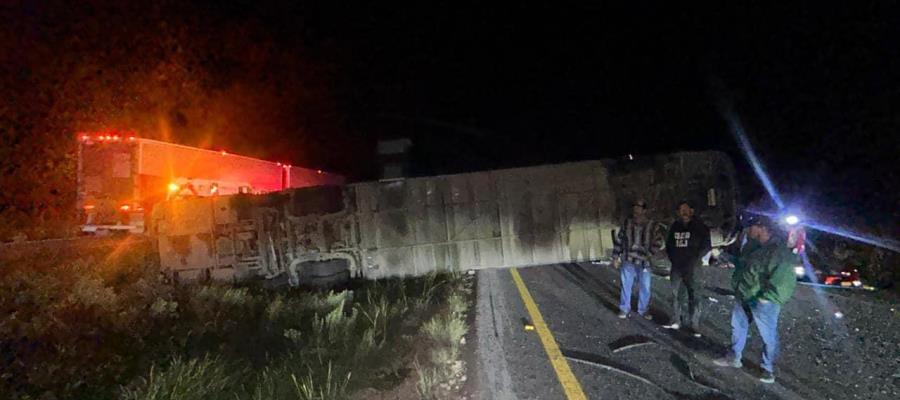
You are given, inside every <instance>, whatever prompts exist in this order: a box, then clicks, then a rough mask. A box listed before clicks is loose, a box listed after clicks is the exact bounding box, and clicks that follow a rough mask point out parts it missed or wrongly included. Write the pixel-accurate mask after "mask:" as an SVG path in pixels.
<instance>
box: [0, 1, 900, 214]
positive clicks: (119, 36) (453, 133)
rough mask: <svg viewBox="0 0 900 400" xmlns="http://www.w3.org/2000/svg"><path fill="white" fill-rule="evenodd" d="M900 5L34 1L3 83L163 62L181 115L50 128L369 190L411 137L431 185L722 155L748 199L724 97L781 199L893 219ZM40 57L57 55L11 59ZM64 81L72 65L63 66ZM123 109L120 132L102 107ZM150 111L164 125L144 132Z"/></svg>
mask: <svg viewBox="0 0 900 400" xmlns="http://www.w3.org/2000/svg"><path fill="white" fill-rule="evenodd" d="M148 10H149V11H148ZM892 11H894V10H893V9H892V8H891V7H889V6H881V5H877V4H876V5H865V6H856V5H843V6H841V7H817V8H806V7H801V6H789V5H779V6H774V7H760V6H750V5H747V6H744V5H736V4H722V5H716V6H707V5H687V6H686V5H682V4H677V5H676V4H670V3H666V2H659V3H655V4H650V3H647V4H641V5H620V4H618V3H614V4H611V5H591V6H589V7H588V6H585V7H580V8H562V7H560V8H553V7H549V6H543V7H530V6H525V5H518V6H512V7H485V6H483V5H478V4H474V3H472V4H462V3H453V4H438V5H435V4H414V5H408V6H405V7H394V8H391V7H387V6H382V5H372V4H366V5H359V4H351V3H329V4H316V3H310V4H300V3H297V2H293V1H280V0H279V1H270V2H263V3H256V2H250V1H231V2H221V3H219V2H217V3H205V2H200V1H196V2H191V3H179V2H161V3H159V4H158V5H156V6H154V7H150V8H147V9H146V10H145V9H144V8H142V7H140V6H133V5H118V4H116V5H113V4H112V3H108V2H104V1H99V0H98V1H91V2H87V3H86V5H83V6H79V7H69V6H67V5H66V4H65V2H50V3H47V4H36V3H30V2H21V3H19V4H17V5H15V6H9V7H7V8H6V9H4V14H5V15H7V17H8V18H10V21H12V22H14V23H13V24H11V27H10V28H9V29H8V30H7V33H8V34H11V36H8V40H6V41H5V43H7V44H8V46H7V51H6V54H7V57H5V58H6V61H8V63H7V64H8V67H7V68H11V69H10V71H8V72H10V74H8V76H9V77H16V76H23V77H25V79H24V80H23V79H18V78H16V79H13V80H12V82H13V83H11V88H10V90H9V92H10V93H22V92H27V91H28V88H29V87H32V86H35V85H40V84H43V83H44V82H46V81H47V80H51V79H58V78H55V77H56V76H57V75H56V72H54V71H56V70H53V69H50V70H49V72H46V75H40V68H41V67H43V66H42V65H41V64H42V63H45V62H46V61H47V60H55V59H56V58H58V59H60V60H65V57H71V58H72V59H73V60H75V61H74V63H75V64H76V65H77V63H78V62H81V60H84V59H90V60H93V59H94V58H95V59H96V60H99V61H96V62H95V63H99V64H100V65H101V66H100V67H98V76H109V75H110V74H112V76H113V78H112V79H115V78H116V77H117V76H118V75H117V74H120V72H121V71H123V70H127V68H132V69H137V70H139V71H140V68H143V67H142V66H144V65H147V64H148V61H149V62H151V63H152V62H158V61H157V59H160V60H163V61H165V62H166V63H168V64H166V63H163V62H160V66H158V67H156V70H155V71H153V73H155V74H157V75H159V71H160V70H162V71H168V72H169V73H170V75H169V76H175V78H170V79H176V78H179V77H182V76H183V79H184V81H185V82H187V83H189V84H190V85H185V87H187V89H183V88H182V89H179V90H181V92H176V93H177V94H178V96H181V95H184V96H185V97H184V98H183V99H181V98H176V99H177V101H176V99H171V98H166V100H165V101H162V102H159V101H156V102H153V101H149V100H147V101H146V102H147V103H149V105H148V106H146V107H144V108H140V107H136V108H135V109H136V110H138V111H128V110H126V111H125V112H119V111H118V110H116V109H115V107H117V106H119V105H120V104H124V105H126V106H127V105H129V103H128V101H127V100H128V99H127V98H120V97H122V96H123V94H115V93H114V94H113V95H110V96H108V97H109V98H110V99H107V98H106V97H103V96H99V95H98V96H94V97H91V95H90V94H88V95H84V96H85V97H84V98H82V99H79V100H78V101H84V102H85V104H88V105H89V106H88V107H82V108H81V109H78V107H80V105H79V104H75V105H74V106H72V107H74V108H76V109H78V112H70V113H69V114H66V115H69V116H71V115H78V116H79V117H77V118H72V117H66V118H69V119H61V120H60V123H59V129H71V130H78V129H89V128H90V127H97V126H105V125H104V124H113V123H122V121H124V123H127V124H134V125H137V126H149V127H151V129H155V127H156V126H157V125H155V124H156V122H155V121H156V120H157V119H165V120H166V121H169V123H170V124H171V125H172V128H171V130H172V134H171V138H172V140H175V141H179V142H182V143H184V144H189V145H199V146H211V145H212V146H214V147H222V148H227V149H229V150H232V151H235V152H242V153H246V154H249V155H253V156H259V157H263V158H267V159H271V160H278V161H286V162H291V163H293V164H296V165H301V166H308V167H311V168H321V169H327V170H331V171H335V172H338V173H342V174H345V175H347V176H348V177H349V178H351V179H353V180H371V179H376V178H377V177H378V175H377V174H378V168H377V164H376V158H375V155H374V147H375V143H376V141H377V140H379V139H383V138H391V137H408V138H411V139H412V140H413V143H414V149H413V155H414V157H413V158H414V160H413V162H414V164H413V169H412V171H411V172H412V174H413V175H418V176H421V175H433V174H444V173H455V172H466V171H476V170H485V169H493V168H505V167H515V166H525V165H536V164H546V163H556V162H565V161H573V160H584V159H598V158H608V157H619V156H624V155H627V154H653V153H663V152H671V151H679V150H720V151H725V152H726V153H728V154H729V155H730V156H731V157H732V158H733V159H734V161H735V164H736V165H737V166H738V168H739V169H740V170H741V171H742V177H743V178H744V181H743V182H742V183H743V184H745V186H747V187H753V186H756V185H755V180H756V178H755V177H753V176H750V175H749V169H748V168H747V164H746V161H744V159H743V155H742V154H741V152H740V151H739V150H738V147H737V145H736V141H735V140H734V137H733V136H732V134H731V132H729V129H728V125H727V124H726V123H725V120H724V119H723V116H722V115H721V113H720V108H721V107H720V106H721V103H723V102H730V103H732V104H733V109H734V111H735V113H736V114H737V115H738V116H739V117H740V118H741V120H742V122H743V124H744V127H745V129H746V132H747V135H748V137H749V139H750V141H751V142H752V143H753V144H754V145H755V147H756V149H757V152H758V154H759V156H760V158H761V160H762V161H763V162H764V163H765V164H766V166H767V167H768V169H769V171H770V174H771V175H772V178H773V180H774V181H775V183H776V186H778V187H780V188H782V190H783V191H784V192H785V196H786V197H789V198H796V199H800V200H799V201H803V200H805V201H807V202H818V203H819V204H824V203H828V204H824V205H826V206H827V207H829V208H836V209H847V208H848V207H850V208H852V209H853V211H852V212H854V213H856V212H865V213H877V214H881V215H890V216H892V217H893V218H896V217H897V215H896V213H897V212H898V211H897V209H898V208H900V204H898V202H897V201H898V196H896V195H895V193H894V191H895V189H896V183H897V182H898V174H897V172H898V168H897V162H896V160H895V157H896V155H897V153H898V151H897V150H898V149H900V134H898V133H897V132H898V131H900V116H898V115H897V114H896V113H893V112H892V109H891V107H892V105H894V104H898V103H900V68H897V66H898V65H900V47H898V43H897V39H896V38H897V37H898V36H897V35H896V33H897V32H896V28H895V27H894V24H893V23H892V21H891V20H890V18H889V16H891V15H894V14H893V13H892ZM117 21H133V23H131V24H124V23H122V24H111V22H117ZM161 38H166V39H165V40H168V42H165V41H163V39H161ZM31 48H38V49H44V50H43V53H42V52H40V51H35V52H31V53H29V57H26V58H25V59H17V58H13V57H10V56H9V55H11V54H16V53H17V52H21V51H24V50H25V49H31ZM72 49H74V50H72ZM143 53H146V54H148V55H146V56H144V55H142V54H143ZM42 54H43V55H46V57H44V58H42V57H43V56H42ZM54 54H55V55H56V56H55V57H56V58H54V56H53V55H54ZM92 57H93V58H92ZM142 57H144V58H142ZM148 57H149V59H148ZM104 63H106V64H107V65H104ZM51 64H53V63H51ZM117 64H121V65H117ZM39 65H41V66H39ZM66 65H67V64H61V66H60V67H58V68H59V70H62V71H66V72H67V73H68V71H70V70H72V68H71V67H68V66H66ZM90 65H91V68H94V67H93V65H95V64H90ZM135 66H137V67H135ZM104 67H109V69H108V70H106V69H104ZM170 67H172V68H181V69H175V70H174V71H175V72H171V69H166V68H170ZM34 71H37V72H34ZM75 71H77V69H76V70H75ZM184 71H187V72H184ZM178 73H181V74H182V75H178ZM75 76H81V75H77V74H76V75H75ZM122 79H123V80H124V81H125V82H126V83H128V82H130V81H129V80H128V79H130V78H128V77H127V76H126V77H125V78H122ZM136 82H138V83H139V84H137V85H135V86H136V87H137V88H139V89H140V88H142V87H143V85H142V84H140V83H141V81H139V80H136ZM193 82H197V83H193ZM191 85H194V86H191ZM123 86H124V87H126V88H127V87H128V86H126V85H123ZM53 90H55V89H53ZM53 90H50V91H49V92H51V93H53ZM67 90H70V91H74V89H71V88H69V89H67ZM167 90H168V91H171V86H165V87H163V89H160V91H162V92H163V93H168V92H166V91H167ZM86 92H88V93H89V92H90V91H89V90H88V91H86ZM154 93H156V92H152V91H150V90H149V89H148V93H146V94H144V95H145V96H146V97H147V98H149V99H151V100H152V99H153V98H152V96H153V95H154ZM78 94H79V95H81V94H82V93H81V91H79V92H78ZM23 96H25V95H23ZM57 96H59V97H63V98H64V97H65V92H63V93H62V94H57ZM98 99H99V100H98ZM13 101H14V102H16V101H18V102H20V103H21V102H22V101H24V100H21V99H19V100H13ZM72 102H75V100H72ZM57 103H58V100H57ZM51 104H53V103H51ZM110 105H111V106H112V111H110V112H109V114H110V115H114V116H115V118H110V119H104V117H103V115H102V113H99V114H98V113H96V111H97V110H101V111H103V110H105V109H104V108H103V107H107V108H110ZM56 107H59V106H56ZM144 109H150V110H156V111H155V112H156V113H157V114H159V115H161V117H157V116H156V115H157V114H152V115H151V114H147V115H150V116H151V117H141V114H140V113H141V112H143V111H141V110H144ZM52 110H53V109H51V108H47V109H46V111H41V112H42V113H43V114H40V115H43V116H46V115H51V113H52V112H54V111H52ZM92 113H93V114H92ZM81 116H85V117H81ZM136 116H137V117H136ZM40 118H44V117H40ZM141 124H143V125H141ZM48 129H49V128H48ZM53 129H57V128H56V126H53ZM23 132H26V131H23ZM16 135H24V134H19V133H16V134H13V135H12V138H13V139H14V138H16V137H19V136H16ZM58 135H63V133H59V134H58ZM750 191H751V192H753V193H752V194H753V195H754V196H756V195H757V194H762V192H761V191H759V190H758V188H757V189H756V190H750ZM848 212H849V211H848Z"/></svg>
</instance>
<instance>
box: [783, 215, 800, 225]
mask: <svg viewBox="0 0 900 400" xmlns="http://www.w3.org/2000/svg"><path fill="white" fill-rule="evenodd" d="M784 222H787V224H788V225H797V223H798V222H800V218H798V217H797V216H796V215H788V216H787V217H784Z"/></svg>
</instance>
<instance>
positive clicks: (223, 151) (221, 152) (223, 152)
mask: <svg viewBox="0 0 900 400" xmlns="http://www.w3.org/2000/svg"><path fill="white" fill-rule="evenodd" d="M219 154H221V155H223V156H224V155H226V154H228V153H227V152H226V151H225V150H222V151H220V152H219Z"/></svg>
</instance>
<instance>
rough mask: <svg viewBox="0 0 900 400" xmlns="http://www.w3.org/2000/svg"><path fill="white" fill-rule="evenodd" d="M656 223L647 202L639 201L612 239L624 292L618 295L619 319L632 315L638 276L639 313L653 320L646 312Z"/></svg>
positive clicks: (614, 255)
mask: <svg viewBox="0 0 900 400" xmlns="http://www.w3.org/2000/svg"><path fill="white" fill-rule="evenodd" d="M654 225H655V224H654V223H653V221H650V219H649V218H647V202H645V201H644V200H638V201H636V202H634V205H633V206H632V215H631V217H629V218H626V219H625V221H624V222H622V226H621V227H619V231H618V233H617V234H616V236H615V238H614V240H613V245H614V247H613V266H615V267H616V268H619V275H620V278H621V280H622V289H621V293H620V294H619V318H622V319H625V318H628V314H629V313H630V312H631V291H632V288H633V286H634V280H635V278H636V277H637V278H638V280H639V282H640V288H639V290H638V308H637V311H638V314H640V315H641V316H642V317H644V318H645V319H647V320H651V319H653V317H651V316H650V314H649V313H648V312H647V311H648V308H649V306H650V255H651V251H652V250H653V247H654V246H655V244H654V237H653V234H654V229H653V227H654Z"/></svg>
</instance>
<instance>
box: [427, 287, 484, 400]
mask: <svg viewBox="0 0 900 400" xmlns="http://www.w3.org/2000/svg"><path fill="white" fill-rule="evenodd" d="M447 292H448V293H449V294H448V295H447V296H446V300H445V302H444V304H443V305H442V306H441V308H440V310H439V311H438V312H437V313H436V314H435V315H433V316H432V317H431V319H429V320H428V321H427V322H425V323H424V324H423V325H422V327H421V333H422V335H423V336H424V338H425V340H426V341H427V345H426V346H424V347H425V349H426V350H427V357H426V356H423V357H418V356H417V357H416V360H415V362H414V363H413V367H414V369H415V371H416V374H417V378H418V379H417V381H416V391H417V392H418V394H419V397H420V398H421V399H423V400H430V399H444V398H450V397H451V395H452V393H454V391H456V390H458V389H459V387H460V385H462V384H463V383H464V381H465V372H466V371H465V365H464V363H463V361H462V360H461V359H460V346H461V345H462V344H463V343H464V337H465V335H466V333H468V331H469V327H468V326H467V324H466V311H467V310H468V308H469V307H468V304H467V300H466V298H467V294H468V293H470V292H471V287H470V286H468V285H467V283H466V281H465V280H464V279H461V278H460V277H459V276H457V277H456V279H454V280H452V283H450V287H449V288H447Z"/></svg>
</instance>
